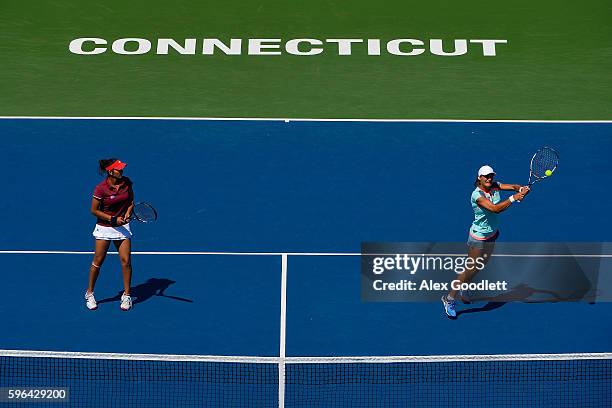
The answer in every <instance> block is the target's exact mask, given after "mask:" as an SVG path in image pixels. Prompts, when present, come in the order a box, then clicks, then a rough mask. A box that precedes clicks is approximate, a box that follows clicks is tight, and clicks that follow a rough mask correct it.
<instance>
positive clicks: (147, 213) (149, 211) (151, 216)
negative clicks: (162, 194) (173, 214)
mask: <svg viewBox="0 0 612 408" xmlns="http://www.w3.org/2000/svg"><path fill="white" fill-rule="evenodd" d="M134 215H135V216H136V218H138V219H139V220H141V221H147V222H148V221H155V220H156V219H157V212H156V211H155V210H154V209H153V208H152V207H150V206H149V205H147V204H145V203H139V204H136V206H134Z"/></svg>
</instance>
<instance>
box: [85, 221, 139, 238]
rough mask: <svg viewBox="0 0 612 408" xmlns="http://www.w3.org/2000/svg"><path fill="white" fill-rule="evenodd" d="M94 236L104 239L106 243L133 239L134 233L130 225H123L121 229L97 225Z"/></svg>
mask: <svg viewBox="0 0 612 408" xmlns="http://www.w3.org/2000/svg"><path fill="white" fill-rule="evenodd" d="M93 236H94V237H95V238H96V239H103V240H105V241H120V240H124V239H130V238H132V231H131V230H130V224H125V225H121V226H119V227H105V226H103V225H98V224H96V228H94V230H93Z"/></svg>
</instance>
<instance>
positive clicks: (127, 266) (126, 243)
mask: <svg viewBox="0 0 612 408" xmlns="http://www.w3.org/2000/svg"><path fill="white" fill-rule="evenodd" d="M114 242H115V247H117V251H118V252H119V260H120V261H121V271H122V272H123V293H124V294H125V295H129V294H130V286H131V284H132V242H131V241H130V240H129V239H124V240H122V241H114Z"/></svg>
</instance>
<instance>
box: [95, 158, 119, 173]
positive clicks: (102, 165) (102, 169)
mask: <svg viewBox="0 0 612 408" xmlns="http://www.w3.org/2000/svg"><path fill="white" fill-rule="evenodd" d="M116 161H117V159H115V158H111V159H102V160H100V161H98V173H100V175H101V176H104V175H105V174H106V173H107V171H106V168H107V167H108V166H110V165H111V164H113V163H114V162H116Z"/></svg>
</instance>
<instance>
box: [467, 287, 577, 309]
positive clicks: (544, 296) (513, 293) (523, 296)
mask: <svg viewBox="0 0 612 408" xmlns="http://www.w3.org/2000/svg"><path fill="white" fill-rule="evenodd" d="M537 296H540V297H539V298H538V297H537ZM584 299H585V298H584V296H579V295H575V294H571V295H570V296H566V297H563V296H561V295H560V294H559V293H557V292H555V291H552V290H546V289H535V288H532V287H530V286H529V285H527V284H525V283H521V284H520V285H517V286H516V287H514V288H512V290H510V291H508V292H504V293H501V294H499V295H496V296H492V297H486V298H476V299H472V302H478V301H486V302H487V303H486V304H485V305H484V306H481V307H473V308H471V309H465V310H460V311H458V312H457V317H459V316H460V315H462V314H467V313H479V312H490V311H491V310H495V309H499V308H500V307H502V306H504V305H505V304H506V303H509V302H523V303H557V302H571V301H577V300H584Z"/></svg>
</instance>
